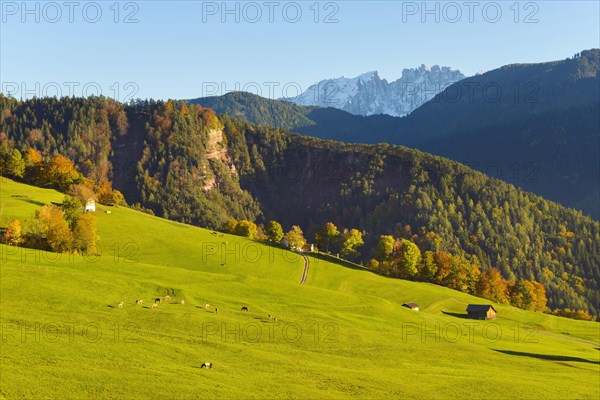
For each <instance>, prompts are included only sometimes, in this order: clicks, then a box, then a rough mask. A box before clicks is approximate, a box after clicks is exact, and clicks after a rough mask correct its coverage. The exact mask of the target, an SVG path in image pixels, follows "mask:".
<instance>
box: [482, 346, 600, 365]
mask: <svg viewBox="0 0 600 400" xmlns="http://www.w3.org/2000/svg"><path fill="white" fill-rule="evenodd" d="M492 350H494V351H497V352H498V353H503V354H508V355H511V356H522V357H532V358H539V359H542V360H549V361H562V362H565V361H574V362H585V363H590V364H600V361H592V360H588V359H585V358H580V357H571V356H559V355H553V354H536V353H524V352H521V351H510V350H496V349H492Z"/></svg>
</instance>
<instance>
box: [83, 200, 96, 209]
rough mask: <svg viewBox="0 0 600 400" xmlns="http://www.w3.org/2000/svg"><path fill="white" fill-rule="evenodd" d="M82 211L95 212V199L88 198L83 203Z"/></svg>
mask: <svg viewBox="0 0 600 400" xmlns="http://www.w3.org/2000/svg"><path fill="white" fill-rule="evenodd" d="M83 212H96V201H95V200H94V199H88V201H87V202H86V203H85V208H84V209H83Z"/></svg>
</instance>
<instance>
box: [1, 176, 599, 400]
mask: <svg viewBox="0 0 600 400" xmlns="http://www.w3.org/2000/svg"><path fill="white" fill-rule="evenodd" d="M1 179H2V180H1V190H0V202H1V204H0V226H1V227H5V226H6V225H7V224H8V223H9V222H10V221H11V220H13V219H15V218H19V219H21V220H22V219H26V218H32V217H33V215H34V212H35V210H37V209H39V208H40V207H41V206H42V205H43V204H48V203H50V202H61V201H62V198H63V195H62V194H60V193H58V192H55V191H53V190H47V189H40V188H35V187H31V186H27V185H23V184H19V183H16V182H13V181H11V180H7V179H4V178H1ZM106 211H110V213H107V212H106ZM95 216H96V221H97V226H98V236H99V242H98V243H99V249H100V253H101V254H100V255H99V256H97V257H81V256H69V255H64V254H63V255H59V254H54V253H47V252H43V251H38V250H32V249H24V248H17V247H9V246H5V245H1V246H0V250H1V254H0V257H1V267H0V319H1V321H0V322H1V328H2V331H1V335H2V336H1V351H0V369H1V374H0V394H1V396H2V398H6V399H13V398H35V399H42V398H57V399H82V398H90V399H92V398H93V399H113V398H114V399H124V398H127V399H134V398H135V399H146V398H151V399H184V398H190V399H191V398H286V399H287V398H303V399H305V398H369V399H373V398H405V397H412V398H427V399H429V398H486V399H498V398H502V399H509V398H515V399H521V398H527V399H532V398H535V399H539V398H556V399H565V398H586V399H587V398H590V399H597V398H599V397H600V351H599V350H600V325H599V324H598V323H596V322H585V321H575V320H570V319H566V318H560V317H555V316H550V315H546V314H542V313H533V312H528V311H524V310H520V309H517V308H514V307H510V306H507V305H499V304H494V307H495V308H496V310H497V311H498V318H497V320H496V321H474V320H469V319H465V318H464V314H465V309H466V307H467V305H468V304H470V303H479V304H480V303H486V304H487V303H489V301H486V300H484V299H481V298H476V297H473V296H470V295H467V294H464V293H460V292H457V291H453V290H450V289H447V288H443V287H439V286H436V285H431V284H426V283H417V282H409V281H404V280H398V279H390V278H386V277H382V276H378V275H376V274H373V273H371V272H369V271H366V270H362V269H358V268H357V269H352V268H348V267H345V266H342V265H339V264H336V263H332V262H327V261H324V260H322V259H318V258H314V257H309V258H310V269H309V272H308V279H307V281H306V283H305V284H304V285H300V284H299V281H300V279H301V277H302V272H303V265H304V263H303V260H302V258H301V257H300V256H299V255H297V254H295V253H292V252H288V251H286V250H283V249H280V248H278V247H273V246H269V245H266V244H263V243H259V242H255V241H252V240H247V239H244V238H240V237H236V236H230V235H222V234H218V233H213V232H211V231H210V230H205V229H201V228H197V227H193V226H188V225H184V224H179V223H175V222H171V221H168V220H164V219H160V218H157V217H153V216H149V215H146V214H143V213H140V212H137V211H134V210H130V209H127V208H123V207H118V208H116V207H106V206H102V205H100V206H98V210H97V212H96V213H95ZM166 295H170V296H171V299H170V300H166V301H162V302H161V303H160V304H159V306H158V308H157V309H151V307H150V306H151V304H152V303H153V301H154V299H155V298H157V297H164V296H166ZM137 299H143V300H144V303H143V304H141V305H138V304H136V300H137ZM181 300H184V301H185V304H181ZM120 302H123V308H122V309H120V308H119V307H118V304H119V303H120ZM405 302H416V303H418V304H419V305H420V311H418V312H416V311H412V310H409V309H407V308H405V307H402V304H403V303H405ZM206 304H210V307H209V308H206V307H205V305H206ZM242 306H246V307H248V309H249V311H247V312H246V311H241V307H242ZM215 308H218V310H219V312H218V314H217V313H215ZM269 314H270V315H271V316H272V317H275V318H277V321H275V319H273V318H269V317H268V315H269ZM204 362H211V363H213V368H212V369H205V368H200V366H201V364H202V363H204Z"/></svg>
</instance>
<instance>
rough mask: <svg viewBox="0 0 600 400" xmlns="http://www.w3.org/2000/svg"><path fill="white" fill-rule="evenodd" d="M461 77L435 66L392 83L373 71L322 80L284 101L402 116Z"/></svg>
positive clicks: (412, 71) (410, 72)
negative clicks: (352, 76)
mask: <svg viewBox="0 0 600 400" xmlns="http://www.w3.org/2000/svg"><path fill="white" fill-rule="evenodd" d="M464 78H465V76H464V75H463V74H462V73H461V72H460V71H458V70H453V69H451V68H449V67H439V66H437V65H434V66H433V67H431V68H428V67H426V66H425V65H421V66H420V67H418V68H411V69H404V70H403V71H402V76H401V77H400V78H399V79H398V80H396V81H394V82H391V83H388V81H387V80H385V79H381V78H380V77H379V74H378V73H377V71H372V72H367V73H364V74H362V75H359V76H357V77H356V78H345V77H341V78H337V79H326V80H323V81H321V82H319V83H317V84H314V85H312V86H311V87H309V88H308V89H307V90H306V91H305V92H303V93H302V94H300V95H299V96H296V97H291V98H288V99H286V100H289V101H292V102H294V103H296V104H300V105H304V106H319V107H334V108H339V109H341V110H344V111H347V112H350V113H352V114H357V115H373V114H388V115H393V116H404V115H407V114H409V113H410V112H411V111H413V110H414V109H416V108H417V107H419V106H420V105H421V104H423V103H425V102H427V101H429V100H431V99H432V98H433V97H434V96H435V95H436V94H438V93H439V92H441V91H442V90H444V89H445V88H447V87H448V86H450V85H451V84H453V83H455V82H457V81H459V80H461V79H464Z"/></svg>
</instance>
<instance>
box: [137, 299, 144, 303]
mask: <svg viewBox="0 0 600 400" xmlns="http://www.w3.org/2000/svg"><path fill="white" fill-rule="evenodd" d="M135 304H144V300H143V299H139V300H136V301H135Z"/></svg>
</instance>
